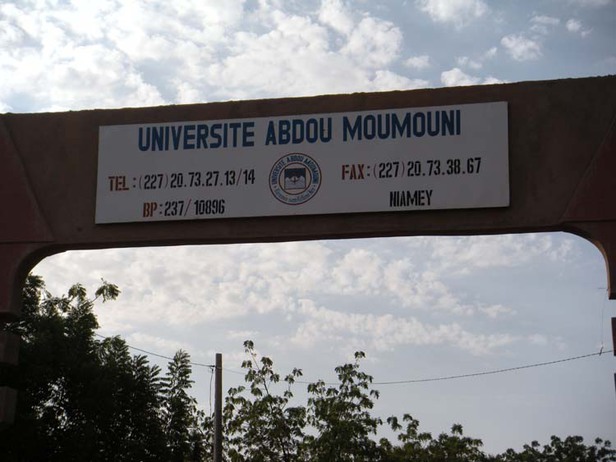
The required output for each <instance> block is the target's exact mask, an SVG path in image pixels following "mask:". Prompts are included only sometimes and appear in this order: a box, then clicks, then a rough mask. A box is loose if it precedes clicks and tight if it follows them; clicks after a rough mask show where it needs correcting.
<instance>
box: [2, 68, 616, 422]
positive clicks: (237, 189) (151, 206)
mask: <svg viewBox="0 0 616 462" xmlns="http://www.w3.org/2000/svg"><path fill="white" fill-rule="evenodd" d="M0 166H1V167H0V327H1V325H3V324H4V323H5V322H8V321H11V320H14V319H17V318H18V317H19V313H20V309H21V286H22V283H23V281H24V278H25V277H26V275H27V273H28V272H29V271H30V269H31V268H32V267H33V266H34V265H35V264H36V263H37V262H38V261H39V260H41V259H42V258H44V257H45V256H47V255H51V254H54V253H58V252H62V251H65V250H71V249H94V248H113V247H128V246H131V247H139V246H162V245H184V244H213V243H240V242H273V241H292V240H306V239H343V238H357V237H376V236H410V235H470V234H495V233H526V232H541V231H566V232H571V233H575V234H577V235H580V236H582V237H584V238H586V239H588V240H590V241H591V242H593V243H594V244H595V245H596V246H597V247H598V248H599V250H600V251H601V252H602V253H603V255H604V257H605V261H606V265H607V281H608V294H609V297H610V298H612V299H616V269H615V268H616V181H615V180H614V179H615V178H616V77H614V76H610V77H600V78H586V79H568V80H557V81H546V82H524V83H515V84H504V85H486V86H475V87H461V88H442V89H431V90H414V91H397V92H385V93H370V94H353V95H330V96H317V97H310V98H288V99H273V100H256V101H241V102H227V103H212V104H195V105H183V106H168V107H153V108H136V109H120V110H96V111H77V112H67V113H54V114H2V115H0ZM18 341H19V339H18V338H17V337H15V336H14V335H11V334H8V333H7V332H5V331H0V362H2V363H8V364H15V363H16V362H17V358H18V354H17V353H18ZM3 385H5V384H3V383H0V426H1V424H2V423H3V422H4V423H8V422H10V421H11V419H12V413H13V411H14V405H15V399H16V398H15V397H16V391H15V390H13V389H11V388H10V387H6V386H3Z"/></svg>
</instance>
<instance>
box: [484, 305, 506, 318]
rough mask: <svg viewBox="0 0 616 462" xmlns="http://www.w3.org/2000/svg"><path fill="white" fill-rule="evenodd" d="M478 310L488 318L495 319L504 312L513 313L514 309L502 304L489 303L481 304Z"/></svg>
mask: <svg viewBox="0 0 616 462" xmlns="http://www.w3.org/2000/svg"><path fill="white" fill-rule="evenodd" d="M479 311H480V312H482V313H483V314H485V315H486V316H488V317H489V318H492V319H496V318H498V317H499V316H501V315H504V314H514V313H515V310H512V309H511V308H509V307H506V306H503V305H490V306H482V307H480V308H479Z"/></svg>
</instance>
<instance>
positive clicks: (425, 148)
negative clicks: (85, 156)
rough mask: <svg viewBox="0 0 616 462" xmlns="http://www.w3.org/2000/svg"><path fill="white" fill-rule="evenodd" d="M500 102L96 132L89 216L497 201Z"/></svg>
mask: <svg viewBox="0 0 616 462" xmlns="http://www.w3.org/2000/svg"><path fill="white" fill-rule="evenodd" d="M507 130H508V125H507V103H506V102H493V103H483V104H465V105H458V106H445V107H427V108H403V109H397V110H386V111H365V112H353V113H344V112H343V113H330V114H311V115H294V116H291V117H289V116H287V117H260V118H253V119H240V120H233V119H230V120H213V121H206V120H201V121H189V122H175V123H166V124H136V125H115V126H103V127H101V128H100V131H99V133H100V135H99V148H98V175H97V194H96V198H97V201H96V220H95V221H96V223H99V224H103V223H127V222H150V221H161V220H173V221H176V220H197V219H213V218H238V217H266V216H285V215H320V214H342V213H365V212H392V211H396V212H400V211H414V210H439V209H465V208H486V207H506V206H508V205H509V163H508V160H509V159H508V138H507Z"/></svg>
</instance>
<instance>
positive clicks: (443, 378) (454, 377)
mask: <svg viewBox="0 0 616 462" xmlns="http://www.w3.org/2000/svg"><path fill="white" fill-rule="evenodd" d="M95 335H96V336H97V337H100V338H107V337H105V336H104V335H100V334H95ZM126 346H128V348H130V349H132V350H136V351H140V352H141V353H145V354H148V355H151V356H156V357H158V358H163V359H168V360H171V361H173V358H172V357H170V356H165V355H161V354H158V353H154V352H151V351H148V350H144V349H142V348H137V347H134V346H132V345H129V344H128V343H127V344H126ZM613 351H614V350H603V347H601V350H600V351H598V352H596V353H588V354H585V355H580V356H572V357H569V358H564V359H556V360H554V361H545V362H541V363H534V364H526V365H523V366H516V367H507V368H504V369H495V370H492V371H483V372H473V373H470V374H459V375H446V376H441V377H432V378H427V379H408V380H390V381H384V382H372V385H404V384H413V383H428V382H444V381H447V380H457V379H466V378H471V377H481V376H485V375H495V374H502V373H505V372H513V371H520V370H523V369H531V368H535V367H543V366H550V365H553V364H559V363H565V362H569V361H576V360H578V359H584V358H590V357H593V356H601V355H602V354H605V353H612V352H613ZM190 364H191V365H193V366H199V367H207V368H209V369H213V368H214V367H215V366H214V365H213V364H203V363H196V362H190ZM223 370H225V371H227V372H231V373H233V374H239V375H245V373H244V372H241V371H235V370H233V369H227V368H223ZM295 383H299V384H304V385H309V384H311V383H313V382H308V381H305V380H296V381H295ZM323 383H324V385H338V383H337V382H323Z"/></svg>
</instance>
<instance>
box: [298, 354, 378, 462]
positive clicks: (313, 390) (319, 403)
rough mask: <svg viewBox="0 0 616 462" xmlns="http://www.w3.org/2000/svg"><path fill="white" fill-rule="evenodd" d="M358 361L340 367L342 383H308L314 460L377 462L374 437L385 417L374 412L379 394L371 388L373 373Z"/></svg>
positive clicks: (357, 356)
mask: <svg viewBox="0 0 616 462" xmlns="http://www.w3.org/2000/svg"><path fill="white" fill-rule="evenodd" d="M362 358H364V353H362V352H357V353H355V362H353V363H349V364H344V365H342V366H338V367H336V369H335V371H336V373H337V375H338V380H339V383H338V384H337V385H336V386H326V384H325V383H324V382H323V381H322V380H320V381H318V382H316V383H313V384H310V385H308V393H309V395H310V396H309V398H308V419H307V420H308V423H309V424H310V425H311V426H312V427H313V428H314V429H315V430H316V434H315V435H314V436H313V435H308V436H306V440H307V447H308V448H309V453H310V460H314V461H323V462H326V461H330V460H338V461H374V460H377V459H378V458H379V457H380V450H379V448H378V446H377V444H376V442H375V441H374V439H373V436H374V435H376V432H377V429H378V427H379V426H380V425H381V423H382V422H381V419H379V418H375V417H373V416H372V415H371V413H370V410H371V409H372V408H373V406H374V402H373V399H378V396H379V393H378V391H376V390H373V389H372V388H371V383H372V376H370V375H368V374H366V373H365V372H362V371H361V370H360V368H359V361H360V360H361V359H362Z"/></svg>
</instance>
